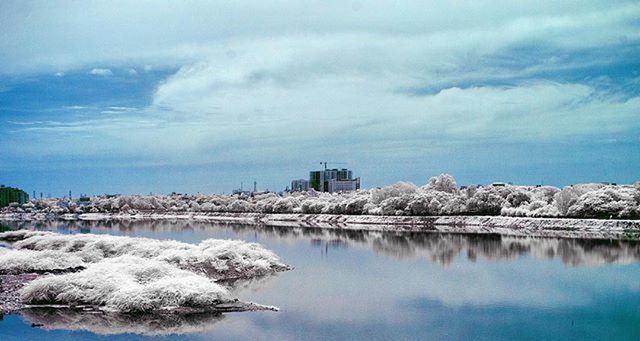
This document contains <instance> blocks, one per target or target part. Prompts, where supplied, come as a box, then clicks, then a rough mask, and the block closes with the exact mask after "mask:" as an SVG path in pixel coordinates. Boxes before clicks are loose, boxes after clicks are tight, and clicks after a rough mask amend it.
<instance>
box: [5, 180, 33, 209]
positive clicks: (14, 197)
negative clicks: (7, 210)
mask: <svg viewBox="0 0 640 341" xmlns="http://www.w3.org/2000/svg"><path fill="white" fill-rule="evenodd" d="M27 201H29V194H27V192H25V191H23V190H21V189H19V188H12V187H5V186H4V185H0V207H6V206H9V204H10V203H12V202H17V203H18V204H24V203H26V202H27Z"/></svg>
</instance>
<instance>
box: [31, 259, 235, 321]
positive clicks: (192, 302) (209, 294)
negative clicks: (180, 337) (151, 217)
mask: <svg viewBox="0 0 640 341" xmlns="http://www.w3.org/2000/svg"><path fill="white" fill-rule="evenodd" d="M21 298H22V300H23V302H25V303H27V304H63V305H90V306H98V307H102V308H103V309H104V310H107V311H117V312H143V311H154V310H160V309H165V310H166V309H173V308H182V307H187V308H193V309H208V308H210V307H213V306H215V305H216V304H220V303H223V302H231V301H233V300H234V298H233V297H232V296H231V294H230V293H229V291H228V290H227V289H225V288H223V287H222V286H220V285H218V284H216V283H214V282H213V281H211V280H210V279H208V278H207V277H205V276H202V275H197V274H195V273H193V272H190V271H186V270H181V269H178V268H177V267H175V266H173V265H170V264H168V263H166V262H162V261H157V260H151V259H146V258H141V257H136V256H120V257H116V258H112V259H108V260H104V261H102V262H99V263H95V264H91V265H90V266H89V267H88V268H87V269H86V270H83V271H80V272H77V273H71V274H65V275H59V276H49V277H44V278H40V279H36V280H35V281H33V282H31V283H29V284H27V285H26V286H25V287H24V288H23V289H22V291H21Z"/></svg>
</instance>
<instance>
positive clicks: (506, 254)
mask: <svg viewBox="0 0 640 341" xmlns="http://www.w3.org/2000/svg"><path fill="white" fill-rule="evenodd" d="M11 227H12V228H34V227H35V228H37V229H48V230H57V231H58V232H64V231H68V230H72V231H78V232H80V233H89V232H95V231H96V230H98V231H99V230H102V229H108V230H109V231H108V232H109V233H113V232H114V231H116V232H120V233H125V234H130V233H133V234H138V233H135V232H149V231H150V232H165V233H176V234H178V233H181V232H186V231H210V230H221V231H228V232H230V233H231V234H230V235H229V238H237V236H238V235H242V236H245V237H246V236H250V235H252V236H253V240H256V241H257V240H258V239H260V238H269V239H285V240H288V241H293V240H299V239H307V240H309V242H310V244H311V246H312V247H316V248H319V249H320V250H321V255H322V256H327V255H328V254H329V253H330V252H331V249H336V248H345V247H365V248H368V249H371V250H373V251H374V252H376V253H377V254H382V255H386V256H390V257H393V258H395V259H400V260H413V259H417V258H424V259H427V260H429V261H431V262H434V263H437V264H442V265H444V266H446V265H449V264H451V263H453V262H454V261H456V260H457V259H459V257H461V256H462V257H465V258H466V260H468V261H471V262H475V261H476V260H477V259H478V258H479V257H481V258H484V259H487V260H514V259H516V258H517V257H521V256H530V257H535V258H539V259H549V260H555V259H557V260H560V261H562V262H563V263H564V264H566V265H569V266H584V265H599V264H611V263H617V264H626V263H633V262H638V261H640V243H638V242H633V241H618V240H593V239H558V238H528V237H515V236H501V235H496V234H440V233H433V232H366V231H355V230H329V229H314V228H306V227H305V228H303V227H274V226H243V225H220V224H212V223H207V222H198V221H184V220H163V221H159V220H144V221H139V220H138V221H69V222H61V221H47V222H38V223H34V224H31V223H29V222H23V223H12V225H11ZM249 239H250V238H249Z"/></svg>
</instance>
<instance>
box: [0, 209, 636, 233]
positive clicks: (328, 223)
mask: <svg viewBox="0 0 640 341" xmlns="http://www.w3.org/2000/svg"><path fill="white" fill-rule="evenodd" d="M3 220H4V221H14V222H15V221H44V220H197V221H209V222H215V223H221V224H242V225H267V226H279V227H308V228H324V229H343V230H365V231H411V232H420V231H423V232H443V233H469V234H489V233H491V234H501V235H510V236H530V237H558V238H583V239H617V240H640V220H605V219H573V218H528V217H504V216H374V215H334V214H266V213H201V212H197V213H196V212H184V213H179V212H178V213H174V212H172V213H158V212H138V213H133V214H130V213H86V214H64V215H51V214H48V215H47V214H33V213H5V214H0V222H1V221H3Z"/></svg>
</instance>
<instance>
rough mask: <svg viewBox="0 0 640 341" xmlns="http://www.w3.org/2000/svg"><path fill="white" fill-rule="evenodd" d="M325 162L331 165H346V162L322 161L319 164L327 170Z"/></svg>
mask: <svg viewBox="0 0 640 341" xmlns="http://www.w3.org/2000/svg"><path fill="white" fill-rule="evenodd" d="M327 164H331V165H346V164H347V163H346V162H334V161H322V162H320V165H324V170H327Z"/></svg>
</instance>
